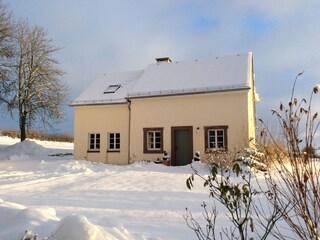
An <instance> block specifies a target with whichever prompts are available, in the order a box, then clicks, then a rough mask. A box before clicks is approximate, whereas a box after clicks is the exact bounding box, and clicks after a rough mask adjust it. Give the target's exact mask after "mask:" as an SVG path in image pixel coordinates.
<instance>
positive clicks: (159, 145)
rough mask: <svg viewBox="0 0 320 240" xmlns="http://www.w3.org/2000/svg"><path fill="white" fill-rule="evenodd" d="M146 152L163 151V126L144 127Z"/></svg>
mask: <svg viewBox="0 0 320 240" xmlns="http://www.w3.org/2000/svg"><path fill="white" fill-rule="evenodd" d="M143 131H144V137H143V138H144V153H162V152H163V128H144V129H143Z"/></svg>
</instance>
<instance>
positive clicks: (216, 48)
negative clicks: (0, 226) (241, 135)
mask: <svg viewBox="0 0 320 240" xmlns="http://www.w3.org/2000/svg"><path fill="white" fill-rule="evenodd" d="M3 2H4V3H5V4H7V5H8V8H9V10H10V11H12V12H13V14H14V16H15V18H16V19H19V18H27V19H28V20H29V22H30V23H31V24H32V25H39V26H42V27H44V28H45V29H46V30H47V31H48V36H49V37H50V38H52V40H53V42H54V44H55V45H56V46H58V47H62V48H63V49H62V50H61V51H60V52H59V53H58V54H57V58H58V59H59V60H60V63H61V68H63V69H64V70H65V72H66V75H65V76H64V78H63V81H65V82H67V84H68V85H69V86H70V88H71V96H70V98H71V99H70V100H72V99H74V98H75V97H76V96H77V95H79V94H80V93H81V92H82V91H83V90H84V89H85V88H86V87H87V86H88V85H89V84H90V83H91V82H92V81H94V80H95V79H96V78H97V77H98V76H99V75H101V74H103V73H109V72H118V71H126V70H135V69H143V68H145V67H146V66H147V65H148V64H150V63H154V61H155V60H154V59H155V58H156V57H163V56H169V57H171V58H172V59H173V60H177V61H183V60H188V59H195V58H206V57H210V56H221V55H229V54H237V53H244V52H248V51H252V52H253V53H254V65H255V74H256V88H257V90H258V92H259V94H260V96H261V97H262V98H263V100H262V101H261V102H259V103H257V112H258V116H257V117H258V118H263V119H265V120H266V121H269V120H270V119H272V116H271V113H270V109H274V108H276V107H277V106H278V105H279V102H280V101H285V99H287V98H288V97H289V94H290V92H291V86H292V83H293V80H294V77H295V76H296V74H297V73H299V72H301V71H305V73H304V74H303V75H302V76H301V78H300V79H299V81H298V83H297V87H298V88H299V90H298V94H299V95H303V96H305V95H306V94H309V92H310V91H311V89H312V87H313V86H314V85H315V84H317V83H318V82H319V81H320V67H319V65H320V44H319V43H320V17H319V12H320V1H318V0H308V1H301V0H283V1H278V0H270V1H256V0H243V1H242V0H241V1H238V0H229V1H217V0H210V1H209V0H208V1H206V0H197V1H196V0H161V1H153V0H136V1H130V0H114V1H109V0H67V1H65V0H55V1H49V0H3ZM319 97H320V96H319ZM315 101H318V100H317V99H316V100H315ZM319 105H320V104H319ZM66 110H67V120H66V121H65V122H64V123H63V124H61V125H60V126H59V127H58V129H60V131H61V132H70V133H71V132H73V113H72V109H71V108H69V107H66ZM270 121H271V120H270ZM15 126H17V124H16V122H13V121H9V120H8V119H3V120H1V122H0V128H1V127H15Z"/></svg>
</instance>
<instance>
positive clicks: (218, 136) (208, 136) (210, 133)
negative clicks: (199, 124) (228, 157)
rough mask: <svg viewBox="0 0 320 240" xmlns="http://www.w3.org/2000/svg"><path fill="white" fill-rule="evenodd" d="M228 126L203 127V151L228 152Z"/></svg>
mask: <svg viewBox="0 0 320 240" xmlns="http://www.w3.org/2000/svg"><path fill="white" fill-rule="evenodd" d="M227 130H228V126H212V127H205V151H207V150H210V151H215V150H228V138H227V136H228V135H227Z"/></svg>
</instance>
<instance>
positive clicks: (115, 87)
mask: <svg viewBox="0 0 320 240" xmlns="http://www.w3.org/2000/svg"><path fill="white" fill-rule="evenodd" d="M120 87H121V85H117V84H114V85H109V87H108V88H107V89H106V90H104V92H103V93H115V92H116V91H117V90H118V89H119V88H120Z"/></svg>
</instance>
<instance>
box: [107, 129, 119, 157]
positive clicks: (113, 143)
mask: <svg viewBox="0 0 320 240" xmlns="http://www.w3.org/2000/svg"><path fill="white" fill-rule="evenodd" d="M117 140H118V141H117ZM120 147H121V135H120V132H109V133H108V151H110V152H119V151H120Z"/></svg>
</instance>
